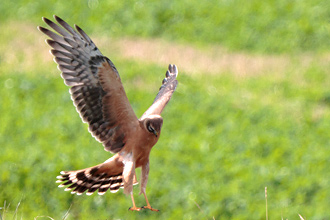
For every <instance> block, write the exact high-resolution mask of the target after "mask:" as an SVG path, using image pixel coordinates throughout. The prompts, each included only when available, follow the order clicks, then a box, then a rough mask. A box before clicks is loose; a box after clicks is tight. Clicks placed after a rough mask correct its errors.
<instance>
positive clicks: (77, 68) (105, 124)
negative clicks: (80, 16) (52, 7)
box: [38, 16, 138, 153]
mask: <svg viewBox="0 0 330 220" xmlns="http://www.w3.org/2000/svg"><path fill="white" fill-rule="evenodd" d="M54 18H55V20H56V21H57V22H58V23H59V24H60V25H61V26H59V25H57V24H55V23H54V22H52V21H51V20H49V19H47V18H43V20H44V22H45V23H46V24H47V25H48V26H49V27H51V28H52V29H53V30H55V31H56V32H57V33H55V32H52V31H50V30H48V29H47V28H43V27H38V28H39V30H40V31H41V32H43V33H44V34H46V35H47V36H49V37H50V38H51V39H48V40H47V43H48V44H49V45H50V46H51V47H52V48H53V49H52V50H51V53H52V54H53V55H54V56H55V59H54V60H55V62H56V63H57V64H58V68H59V69H60V71H61V72H62V74H61V76H62V78H63V79H64V82H65V84H66V85H68V86H70V87H71V88H70V93H71V98H72V100H73V103H74V105H75V106H76V109H77V111H78V113H79V115H80V117H81V118H82V120H83V122H87V123H88V124H89V131H90V132H91V134H92V135H93V136H94V137H95V139H96V140H98V141H99V142H101V143H103V145H104V147H105V150H107V151H110V152H112V153H116V152H119V151H120V150H121V149H122V147H123V146H124V145H125V137H126V135H127V133H128V132H129V128H128V127H127V124H129V122H132V121H136V122H137V121H138V120H137V117H136V115H135V113H134V111H133V109H132V107H131V106H130V104H129V102H128V99H127V96H126V93H125V91H124V88H123V86H122V83H121V80H120V77H119V74H118V71H117V69H116V67H115V66H114V64H113V63H112V62H111V61H110V60H109V59H108V58H107V57H105V56H103V55H102V53H101V52H100V51H99V50H98V48H97V47H96V46H95V44H94V43H93V41H92V40H91V39H90V38H89V37H88V35H87V34H86V33H85V32H84V31H83V30H82V29H81V28H80V27H78V26H77V25H75V28H76V30H74V29H73V28H72V27H71V26H69V25H68V24H67V23H66V22H65V21H63V20H62V19H61V18H59V17H57V16H54ZM101 73H102V74H101ZM100 74H101V77H100ZM100 78H101V79H100ZM113 94H117V95H116V96H114V97H112V95H113ZM105 102H106V103H105ZM123 110H124V111H125V113H126V115H125V116H126V117H121V114H122V111H123Z"/></svg>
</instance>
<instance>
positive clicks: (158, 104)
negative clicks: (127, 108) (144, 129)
mask: <svg viewBox="0 0 330 220" xmlns="http://www.w3.org/2000/svg"><path fill="white" fill-rule="evenodd" d="M177 76H178V68H177V67H176V65H171V64H170V65H169V66H168V70H167V71H166V74H165V78H164V79H163V82H162V86H161V87H160V88H159V92H158V94H157V96H156V98H155V100H154V102H153V103H152V105H151V106H150V107H149V108H148V110H147V111H146V112H145V113H144V114H143V115H142V117H141V119H142V118H145V117H147V116H148V115H160V114H161V113H162V111H163V110H164V108H165V106H166V104H167V103H168V102H169V101H170V99H171V97H172V94H173V92H174V91H175V89H176V86H177V85H178V81H177V80H176V77H177Z"/></svg>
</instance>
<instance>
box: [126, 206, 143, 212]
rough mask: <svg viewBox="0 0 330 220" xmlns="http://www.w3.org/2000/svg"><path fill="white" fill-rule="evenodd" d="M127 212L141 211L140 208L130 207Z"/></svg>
mask: <svg viewBox="0 0 330 220" xmlns="http://www.w3.org/2000/svg"><path fill="white" fill-rule="evenodd" d="M128 210H130V211H138V212H139V211H141V210H142V208H138V207H136V206H133V207H130V208H129V209H128Z"/></svg>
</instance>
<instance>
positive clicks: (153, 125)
mask: <svg viewBox="0 0 330 220" xmlns="http://www.w3.org/2000/svg"><path fill="white" fill-rule="evenodd" d="M142 122H143V127H144V129H146V131H147V132H149V133H151V134H153V135H154V136H155V137H156V138H158V137H159V135H160V130H161V129H162V125H163V118H162V117H161V116H160V115H149V116H148V117H146V118H144V119H143V121H142Z"/></svg>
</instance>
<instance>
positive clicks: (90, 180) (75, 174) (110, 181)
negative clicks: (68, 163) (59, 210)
mask: <svg viewBox="0 0 330 220" xmlns="http://www.w3.org/2000/svg"><path fill="white" fill-rule="evenodd" d="M101 167H102V164H101V165H98V166H95V167H90V168H86V169H83V170H77V171H62V172H61V175H60V176H57V178H58V179H59V180H57V181H56V182H57V183H61V184H60V185H59V186H58V187H66V188H65V191H70V190H72V191H71V194H75V193H76V194H77V195H81V194H83V193H84V192H85V191H87V192H86V195H92V194H93V193H94V192H95V191H96V190H98V194H99V195H103V194H104V193H105V192H106V191H107V190H108V189H110V192H112V193H115V192H117V191H118V190H119V188H121V187H123V186H124V182H123V176H122V173H119V174H116V175H109V174H108V173H106V172H103V173H100V172H98V171H99V169H100V168H101Z"/></svg>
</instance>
